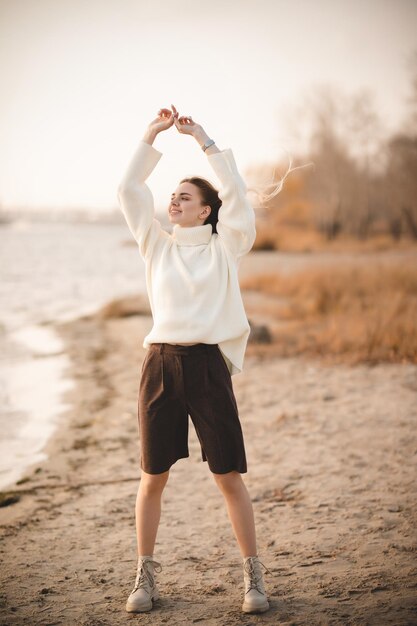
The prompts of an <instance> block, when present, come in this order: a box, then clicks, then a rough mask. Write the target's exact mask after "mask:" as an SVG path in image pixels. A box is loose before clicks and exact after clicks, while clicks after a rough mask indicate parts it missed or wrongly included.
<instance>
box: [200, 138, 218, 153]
mask: <svg viewBox="0 0 417 626" xmlns="http://www.w3.org/2000/svg"><path fill="white" fill-rule="evenodd" d="M214 143H216V142H215V141H214V139H209V140H208V141H206V143H205V144H204V145H203V146H201V149H202V150H203V152H205V151H206V150H207V148H210V146H212V145H213V144H214Z"/></svg>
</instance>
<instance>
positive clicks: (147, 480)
mask: <svg viewBox="0 0 417 626" xmlns="http://www.w3.org/2000/svg"><path fill="white" fill-rule="evenodd" d="M168 477H169V470H167V471H166V472H162V473H161V474H148V473H147V472H144V471H143V470H142V473H141V477H140V484H139V490H140V491H141V492H146V493H147V494H154V493H162V491H163V489H164V487H165V485H166V483H167V481H168Z"/></svg>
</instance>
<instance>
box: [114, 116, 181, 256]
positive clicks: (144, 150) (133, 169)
mask: <svg viewBox="0 0 417 626" xmlns="http://www.w3.org/2000/svg"><path fill="white" fill-rule="evenodd" d="M174 117H175V116H174V115H173V114H172V113H171V111H169V110H168V109H160V110H159V112H158V116H157V117H156V118H155V119H154V120H153V121H152V122H151V123H150V124H149V126H148V128H147V129H146V132H145V133H144V135H143V138H142V140H141V141H140V142H139V146H138V147H137V149H136V151H135V153H134V155H133V157H132V159H131V161H130V163H129V165H128V167H127V170H126V173H125V175H124V176H123V179H122V180H121V182H120V184H119V187H118V192H117V197H118V200H119V204H120V208H121V210H122V213H123V215H124V217H125V219H126V222H127V225H128V227H129V229H130V231H131V233H132V234H133V236H134V238H135V240H136V241H137V243H138V245H139V252H140V254H141V256H142V257H143V258H146V257H147V256H148V255H150V254H151V253H152V250H153V249H154V246H155V244H156V242H157V241H158V240H159V239H161V238H166V237H168V236H169V235H168V233H166V232H165V231H164V230H163V228H162V226H161V224H160V222H159V221H158V220H157V219H156V218H155V208H154V199H153V196H152V193H151V190H150V189H149V187H148V186H147V185H146V183H145V181H146V179H147V178H148V176H149V175H150V174H151V172H152V171H153V170H154V168H155V166H156V164H157V163H158V161H159V159H160V158H161V156H162V152H159V150H156V149H155V148H154V147H153V145H152V144H153V142H154V140H155V138H156V136H157V134H158V133H160V132H162V131H163V130H166V129H168V128H170V127H171V126H172V125H173V123H174Z"/></svg>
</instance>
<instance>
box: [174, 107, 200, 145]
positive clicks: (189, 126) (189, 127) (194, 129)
mask: <svg viewBox="0 0 417 626" xmlns="http://www.w3.org/2000/svg"><path fill="white" fill-rule="evenodd" d="M171 108H172V110H173V112H174V115H175V117H174V124H175V126H176V128H177V130H178V132H179V133H181V134H184V135H192V136H193V137H196V136H198V135H201V134H202V133H203V132H204V131H203V128H202V126H201V125H200V124H196V123H195V122H194V120H193V118H192V117H191V115H189V116H186V115H181V117H178V112H177V109H176V108H175V107H174V105H173V104H171Z"/></svg>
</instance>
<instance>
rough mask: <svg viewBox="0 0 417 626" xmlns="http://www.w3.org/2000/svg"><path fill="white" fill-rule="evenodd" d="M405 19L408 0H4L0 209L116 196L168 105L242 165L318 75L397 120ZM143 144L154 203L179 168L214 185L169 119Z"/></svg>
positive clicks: (289, 135) (263, 149)
mask: <svg viewBox="0 0 417 626" xmlns="http://www.w3.org/2000/svg"><path fill="white" fill-rule="evenodd" d="M416 24H417V2H415V1H414V0H210V1H207V2H201V1H199V0H172V1H168V0H158V1H155V0H149V1H148V2H145V1H144V0H0V76H1V85H2V97H1V99H0V207H3V208H13V207H14V206H22V207H23V206H24V207H33V208H37V207H42V208H43V207H50V208H51V209H54V208H67V207H85V208H94V209H103V210H105V209H108V208H115V207H116V206H117V187H118V183H119V181H120V179H121V178H122V175H123V174H124V171H125V169H126V167H127V165H128V162H129V160H130V158H131V156H132V155H133V152H134V150H135V149H136V146H137V143H138V141H139V140H140V139H141V137H142V136H143V133H144V131H145V129H146V127H147V125H148V124H149V122H150V121H151V120H152V119H153V118H154V117H155V116H156V115H157V111H158V109H160V108H162V107H169V106H170V104H171V103H174V104H175V106H176V107H177V109H178V110H179V112H180V114H181V115H192V116H193V119H194V120H195V121H196V122H198V123H200V124H202V126H203V127H204V129H205V130H206V132H207V133H208V135H209V136H210V137H212V138H213V139H215V140H216V143H217V145H218V147H219V148H220V149H224V148H232V150H233V154H234V156H235V159H236V162H237V165H238V167H239V169H240V170H241V171H242V173H244V171H245V168H247V167H249V166H250V165H252V164H256V163H259V162H265V163H268V162H273V161H274V160H276V159H277V157H278V158H279V157H282V156H283V152H282V150H281V148H282V147H284V148H285V149H287V150H290V151H291V150H292V149H295V147H296V145H297V137H296V131H295V130H294V129H291V128H290V127H289V125H288V123H286V122H285V114H284V112H285V111H289V112H291V110H294V109H295V108H298V107H299V106H300V104H302V103H303V99H304V97H305V95H306V94H308V93H309V89H310V88H311V87H312V86H314V85H317V84H331V85H333V86H335V87H338V88H340V90H342V91H343V92H344V93H346V94H350V93H352V94H354V93H355V92H357V91H358V90H360V89H363V88H367V89H371V90H372V91H373V92H374V94H375V102H376V105H377V110H378V113H379V114H380V116H381V117H382V119H383V120H384V122H385V124H386V127H387V129H388V128H392V129H395V128H396V127H397V125H398V124H399V123H400V122H401V120H402V119H403V118H404V115H405V111H406V99H407V97H408V96H409V93H410V91H409V90H410V73H409V70H408V68H407V60H408V58H409V57H410V54H411V53H412V51H413V50H414V49H416V47H417V46H416V37H415V25H416ZM301 118H303V116H302V115H301V116H300V128H302V125H303V119H301ZM154 146H155V147H156V148H157V149H158V150H160V151H161V152H163V156H162V158H161V160H160V162H159V163H158V165H157V166H156V169H155V170H154V172H152V174H151V176H150V177H149V178H148V181H147V182H148V184H149V186H150V188H151V190H152V192H153V194H154V198H155V204H156V207H157V209H160V208H162V209H165V207H166V206H167V202H168V200H169V196H170V194H171V193H172V191H174V189H175V188H176V187H177V185H178V183H179V180H180V179H181V178H182V177H184V176H186V175H191V174H196V175H201V176H206V177H207V178H209V179H210V180H211V181H212V182H213V183H214V184H218V181H217V179H216V177H215V175H214V172H212V170H211V169H210V166H209V164H208V161H207V157H206V156H205V155H204V153H203V152H202V150H201V149H200V148H199V146H198V144H197V142H196V141H195V140H194V139H193V138H192V137H189V136H185V135H180V134H178V132H177V131H176V129H175V127H172V128H171V129H169V130H168V131H167V132H166V133H162V134H160V135H159V136H158V137H157V138H156V141H155V143H154Z"/></svg>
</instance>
